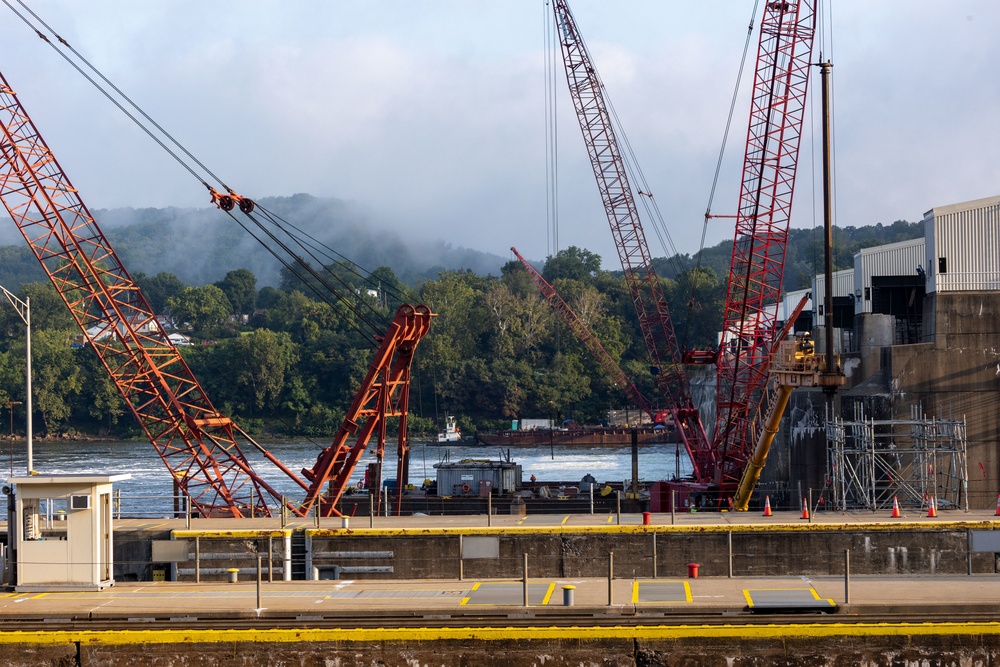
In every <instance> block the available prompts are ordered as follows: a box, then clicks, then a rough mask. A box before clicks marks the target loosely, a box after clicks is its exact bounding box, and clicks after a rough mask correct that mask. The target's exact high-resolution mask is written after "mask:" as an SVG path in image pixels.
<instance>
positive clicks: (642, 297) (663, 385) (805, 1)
mask: <svg viewBox="0 0 1000 667" xmlns="http://www.w3.org/2000/svg"><path fill="white" fill-rule="evenodd" d="M552 8H553V12H554V13H555V18H556V26H557V30H558V35H559V42H560V47H561V50H562V55H563V64H564V66H565V67H564V69H565V73H566V79H567V82H568V84H569V90H570V96H571V98H572V100H573V105H574V108H575V110H576V113H577V118H578V120H579V124H580V129H581V131H582V133H583V138H584V143H585V144H586V146H587V150H588V152H589V154H590V159H591V165H592V167H593V170H594V175H595V177H596V179H597V184H598V189H599V190H600V192H601V196H602V199H603V201H604V207H605V212H606V214H607V217H608V221H609V223H610V226H611V231H612V235H613V237H614V239H615V243H616V247H617V249H618V254H619V258H620V260H621V264H622V269H623V271H624V274H625V281H626V284H627V285H628V287H629V292H630V294H631V295H632V301H633V304H634V306H635V309H636V314H637V316H638V319H639V325H640V329H641V330H642V337H643V341H644V342H645V345H646V350H647V354H648V355H649V358H650V365H651V368H652V369H653V372H654V374H657V378H656V379H657V384H658V386H659V388H660V390H661V392H662V394H663V397H664V399H665V400H666V401H667V404H668V406H670V409H671V410H672V411H673V412H674V414H675V415H676V419H677V421H678V424H679V425H680V426H681V428H679V429H678V431H679V434H680V435H681V437H682V440H683V442H684V445H685V447H686V449H687V451H688V454H689V455H690V457H691V462H692V467H693V482H673V483H671V485H672V486H673V487H674V488H675V489H676V490H679V491H680V492H681V497H682V498H684V499H685V504H686V503H687V501H688V499H689V497H690V496H691V495H693V494H692V492H697V493H701V492H705V491H707V492H708V494H709V495H712V496H714V499H715V502H717V503H720V504H721V503H723V502H727V501H731V499H732V497H733V495H734V494H735V493H736V490H737V487H738V485H739V481H740V479H741V477H742V476H743V472H744V470H745V469H746V467H747V465H748V461H749V458H750V455H751V452H752V449H753V447H754V443H755V441H756V434H757V432H758V431H759V428H760V426H759V422H758V413H759V411H760V408H761V405H762V402H763V401H764V398H765V396H764V388H765V384H766V382H767V378H768V364H769V357H770V354H771V352H772V351H773V350H772V348H773V346H774V343H775V341H776V333H777V332H776V331H775V324H776V322H775V320H776V318H777V303H778V299H779V297H780V292H781V279H782V276H783V271H784V260H785V247H786V246H785V244H786V241H787V235H788V225H789V222H790V213H791V203H792V191H793V186H794V182H795V171H796V166H797V161H798V149H799V138H800V135H801V128H802V120H803V115H804V109H805V100H806V89H807V84H808V79H809V68H810V62H809V60H810V56H811V52H812V43H813V36H814V33H815V18H816V15H815V6H814V0H794V1H788V2H766V3H765V7H764V15H763V18H762V19H761V24H760V41H759V45H758V52H757V63H756V70H755V77H754V88H753V93H752V103H751V112H750V121H749V126H748V131H747V142H746V154H745V159H744V163H743V179H742V187H741V191H740V204H739V208H738V214H737V222H736V232H735V238H734V243H733V257H732V263H731V268H730V272H729V282H728V289H727V300H726V308H725V313H724V322H723V328H722V331H723V340H722V346H721V349H720V353H719V355H718V359H717V362H716V363H717V371H718V386H717V394H718V410H717V420H716V427H715V433H714V438H713V439H712V440H709V438H708V437H707V436H706V435H705V430H704V428H703V426H702V423H701V419H700V416H699V413H698V410H697V409H696V407H695V406H694V405H693V403H692V400H691V395H690V387H689V383H688V379H687V376H686V374H685V371H684V369H683V367H682V362H683V359H682V357H681V355H680V348H679V346H678V344H677V340H676V337H675V336H674V334H673V328H672V326H671V324H670V318H669V314H668V312H667V304H666V302H665V300H664V299H663V297H662V294H661V291H660V288H659V280H658V278H657V277H656V274H655V273H654V271H653V266H652V261H651V255H650V253H649V251H648V248H647V247H646V241H645V236H644V233H643V231H642V226H641V223H640V221H639V216H638V211H637V210H636V207H635V197H634V195H633V192H632V188H631V186H630V185H629V179H628V174H627V172H626V168H625V163H624V159H623V157H622V152H621V150H620V148H619V144H618V140H617V138H616V135H615V131H614V128H613V126H612V118H611V115H610V113H609V111H608V104H607V102H606V100H605V91H604V86H603V83H602V82H601V79H600V77H599V76H598V74H597V70H596V68H595V66H594V64H593V61H592V59H591V57H590V54H589V53H588V51H587V49H586V46H585V44H584V42H583V39H582V37H581V35H580V32H579V29H578V28H577V25H576V22H575V19H574V18H573V15H572V13H571V12H570V10H569V6H568V4H567V2H566V0H554V1H553V3H552Z"/></svg>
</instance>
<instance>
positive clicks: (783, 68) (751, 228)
mask: <svg viewBox="0 0 1000 667" xmlns="http://www.w3.org/2000/svg"><path fill="white" fill-rule="evenodd" d="M815 24H816V12H815V0H790V1H785V2H767V3H765V6H764V16H763V18H762V20H761V27H760V43H759V46H758V51H757V67H756V73H755V76H754V87H753V97H752V101H751V108H750V122H749V127H748V130H747V143H746V154H745V158H744V162H743V181H742V186H741V188H740V203H739V210H738V212H737V217H736V233H735V237H734V243H733V256H732V263H731V266H730V271H729V287H728V291H727V297H726V309H725V313H724V320H723V329H722V332H723V334H722V335H723V341H722V346H721V350H720V352H721V353H720V355H719V359H718V362H717V364H718V379H717V388H718V412H717V419H716V426H715V438H714V443H715V449H716V450H717V451H718V457H719V461H720V462H721V469H720V470H719V471H718V477H717V479H716V483H717V484H719V486H720V489H721V490H722V491H723V493H726V492H729V491H732V490H733V489H734V488H735V485H736V484H737V483H738V482H739V479H740V476H741V475H742V472H743V469H744V468H745V467H746V463H747V460H748V458H749V456H750V454H751V453H752V451H753V448H754V444H755V441H756V436H757V434H756V430H757V426H759V425H756V426H755V420H756V418H757V413H758V412H759V409H760V407H761V397H762V394H763V389H764V386H765V384H766V382H767V378H768V359H769V355H770V352H771V347H772V344H773V342H774V339H775V335H776V333H777V332H776V331H775V324H776V320H777V304H778V301H779V299H780V296H781V280H782V276H783V274H784V265H785V250H786V243H787V239H788V225H789V221H790V219H791V209H792V191H793V186H794V183H795V171H796V165H797V163H798V154H799V140H800V137H801V134H802V120H803V116H804V111H805V103H806V88H807V84H808V81H809V67H810V62H809V60H810V56H811V53H812V45H813V36H814V34H815Z"/></svg>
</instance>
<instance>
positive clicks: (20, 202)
mask: <svg viewBox="0 0 1000 667" xmlns="http://www.w3.org/2000/svg"><path fill="white" fill-rule="evenodd" d="M0 131H2V133H3V134H2V136H0V200H2V201H3V205H4V207H5V208H6V210H7V212H8V214H9V215H10V217H11V218H12V219H13V220H14V222H15V224H16V225H17V227H18V229H19V230H20V231H21V234H22V235H23V236H24V238H25V240H26V241H27V242H28V245H29V247H30V248H31V250H32V252H33V253H34V254H35V256H36V258H37V259H38V261H39V262H40V263H41V265H42V268H43V270H44V271H45V273H46V274H47V275H48V276H49V278H50V279H51V281H52V284H53V285H54V286H55V288H56V291H57V292H58V293H59V295H60V297H61V298H62V300H63V301H64V302H65V303H66V305H67V306H68V307H69V309H70V312H71V313H72V315H73V317H74V319H75V320H76V322H77V324H78V325H79V327H80V328H81V330H82V331H83V333H84V335H85V336H86V338H87V340H88V342H89V343H90V344H91V345H92V346H93V348H94V350H95V352H96V353H97V355H98V358H99V359H100V361H101V363H102V365H103V366H104V367H105V369H106V370H107V371H108V373H109V374H110V376H111V379H112V381H113V382H114V383H115V386H116V387H117V389H118V391H119V393H120V394H121V396H122V398H123V399H124V400H125V403H126V405H127V406H128V407H129V409H130V410H131V411H132V413H133V415H134V416H135V418H136V419H137V420H138V422H139V424H140V425H141V427H142V429H143V430H144V431H145V433H146V435H147V437H148V438H149V441H150V442H151V443H152V444H153V446H154V447H155V448H156V450H157V452H158V454H159V455H160V458H161V459H162V460H163V462H164V464H165V465H166V466H167V469H168V470H169V471H170V473H171V475H172V476H173V478H174V479H175V480H176V482H177V485H178V487H179V488H180V490H181V491H182V492H183V493H184V494H185V495H187V496H188V498H190V501H191V509H194V510H195V511H196V512H198V513H199V514H201V515H202V516H233V517H243V516H247V515H250V516H253V515H257V516H268V515H269V514H270V510H269V507H268V503H267V500H266V498H265V494H266V495H269V496H270V497H271V498H273V499H275V500H279V501H281V502H283V503H286V506H287V508H288V509H289V510H290V511H291V512H292V513H294V514H297V515H299V516H304V515H306V514H307V513H309V512H310V510H311V509H312V508H313V507H315V506H316V505H317V503H320V504H321V510H322V513H324V514H325V515H327V516H329V515H331V514H337V513H338V512H337V510H336V508H335V504H336V502H337V501H338V500H339V499H340V496H341V494H342V493H343V491H344V490H345V488H346V487H347V485H348V483H349V481H350V478H351V475H352V473H353V472H354V469H355V467H356V466H357V463H358V461H359V460H360V457H361V455H362V453H363V452H364V450H365V448H366V447H367V445H368V442H369V441H370V440H371V438H372V437H373V436H374V437H375V438H376V443H377V445H376V446H377V448H378V453H379V456H380V457H381V455H382V453H383V452H384V448H385V443H386V438H387V419H388V418H390V417H398V418H399V424H398V434H397V453H398V456H399V475H398V477H399V479H400V480H405V479H406V473H407V466H408V460H409V457H408V453H409V441H408V433H407V428H406V421H407V412H408V404H409V403H408V402H409V382H410V366H411V364H412V361H413V352H414V350H415V348H416V346H417V344H418V343H419V342H420V340H421V339H422V338H423V336H424V335H425V334H426V333H427V331H428V328H429V325H430V319H431V317H432V314H431V312H430V311H429V310H428V309H427V307H426V306H416V307H413V306H409V305H404V306H400V308H399V309H398V310H397V312H396V315H395V318H394V320H393V322H392V323H391V324H390V326H389V329H388V331H387V332H386V334H385V335H383V336H379V337H378V342H379V347H378V349H377V350H376V353H375V355H374V357H373V359H372V362H371V364H370V366H369V370H368V374H367V375H366V377H365V379H364V381H363V382H362V384H361V387H360V388H359V390H358V392H357V395H356V398H355V400H354V402H353V403H352V405H351V407H350V408H349V409H348V411H347V413H346V415H345V417H344V420H343V423H342V424H341V427H340V429H339V430H338V432H337V435H336V438H335V439H334V442H333V444H332V445H331V446H330V447H328V448H326V449H325V450H324V451H323V452H321V453H320V455H319V457H318V458H317V460H316V464H315V465H314V467H313V468H312V469H311V470H303V471H302V473H303V475H304V477H305V480H303V479H302V478H300V477H299V476H297V475H295V474H294V473H293V472H292V471H291V470H289V469H288V468H287V467H286V466H284V465H283V464H282V463H281V462H280V461H278V460H277V459H276V458H275V457H274V456H273V455H271V454H270V453H269V452H267V451H266V450H264V449H263V448H262V447H260V446H259V445H256V443H253V444H254V445H255V446H257V447H259V448H260V450H261V452H262V453H263V454H264V456H265V457H266V458H267V459H268V460H269V461H271V462H272V463H274V464H275V465H276V466H277V467H278V468H279V469H280V470H281V471H282V472H283V473H285V474H286V475H288V477H290V478H291V479H292V480H293V481H294V482H296V483H297V484H298V485H299V486H300V487H301V488H302V489H303V490H304V491H305V492H306V496H305V500H304V501H303V502H302V503H301V504H295V503H293V502H291V501H287V500H285V499H284V498H283V496H282V495H281V494H280V493H279V492H278V491H276V490H275V489H274V488H273V487H272V486H270V485H269V484H268V483H267V482H265V481H264V480H263V479H262V478H261V477H260V476H259V475H258V474H257V473H256V472H255V471H254V470H253V468H252V467H251V465H250V464H249V462H248V461H247V459H246V457H245V456H244V454H243V452H242V451H241V449H240V447H239V445H238V443H237V442H236V439H235V437H234V432H236V433H241V434H242V435H244V436H246V434H245V433H243V432H242V431H241V430H240V429H239V427H238V426H237V425H236V424H235V423H234V422H233V421H232V420H231V419H229V418H228V417H226V416H224V415H222V414H220V413H219V412H218V411H217V410H216V409H215V408H214V407H213V406H212V404H211V402H210V401H209V399H208V397H207V396H206V395H205V392H204V391H203V390H202V387H201V385H200V384H199V383H198V381H197V379H195V377H194V375H193V374H192V373H191V370H190V368H189V367H188V366H187V364H186V363H185V362H184V359H183V357H181V355H180V353H179V352H178V350H177V348H176V347H175V346H174V345H173V343H171V342H170V339H169V338H168V337H167V336H166V334H165V333H164V332H163V330H162V329H161V328H160V326H159V324H158V322H157V320H156V317H155V315H154V313H153V311H152V309H151V308H150V306H149V304H148V302H147V301H146V299H145V298H144V297H143V295H142V292H141V291H140V290H139V287H138V286H137V285H136V284H135V282H134V281H133V280H132V278H131V276H129V274H128V271H126V269H125V267H124V266H123V264H122V262H121V261H120V260H119V258H118V256H117V255H116V254H115V251H114V249H113V248H112V247H111V245H110V243H109V242H108V240H107V238H106V237H105V236H104V234H103V232H102V231H101V230H100V228H99V227H98V226H97V224H96V222H95V221H94V218H93V216H92V215H91V214H90V211H89V210H88V209H87V207H86V205H85V204H84V203H83V201H82V199H81V198H80V196H79V194H78V192H77V190H76V188H74V187H73V185H72V184H71V183H70V181H69V178H68V177H67V176H66V174H65V173H64V172H63V170H62V168H61V167H60V166H59V164H58V162H57V161H56V159H55V156H54V155H53V154H52V151H51V150H49V147H48V146H47V145H46V143H45V141H44V140H43V139H42V137H41V135H40V134H39V133H38V131H37V129H36V128H35V126H34V124H33V123H32V121H31V119H30V118H29V116H28V115H27V113H26V112H25V110H24V108H23V107H22V106H21V103H20V101H19V100H18V99H17V96H16V94H15V93H14V91H13V90H12V89H11V88H10V86H9V85H8V83H7V80H6V79H5V78H4V77H3V75H2V74H0ZM212 192H213V200H214V201H215V202H216V203H217V205H218V206H219V207H220V208H222V209H223V210H225V211H232V210H233V209H235V208H236V207H237V205H238V207H239V209H240V210H241V211H242V212H243V213H244V214H246V215H248V216H249V215H251V214H252V212H253V210H254V205H253V202H252V201H251V200H249V199H245V198H242V197H240V196H239V195H236V194H235V193H232V192H229V193H228V194H219V193H217V192H215V191H214V190H213V191H212ZM352 436H356V437H355V439H354V441H353V442H348V440H349V439H350V438H351V437H352ZM251 442H252V441H251ZM327 482H330V489H329V491H328V492H327V493H324V485H326V484H327ZM402 483H405V482H401V484H402Z"/></svg>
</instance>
